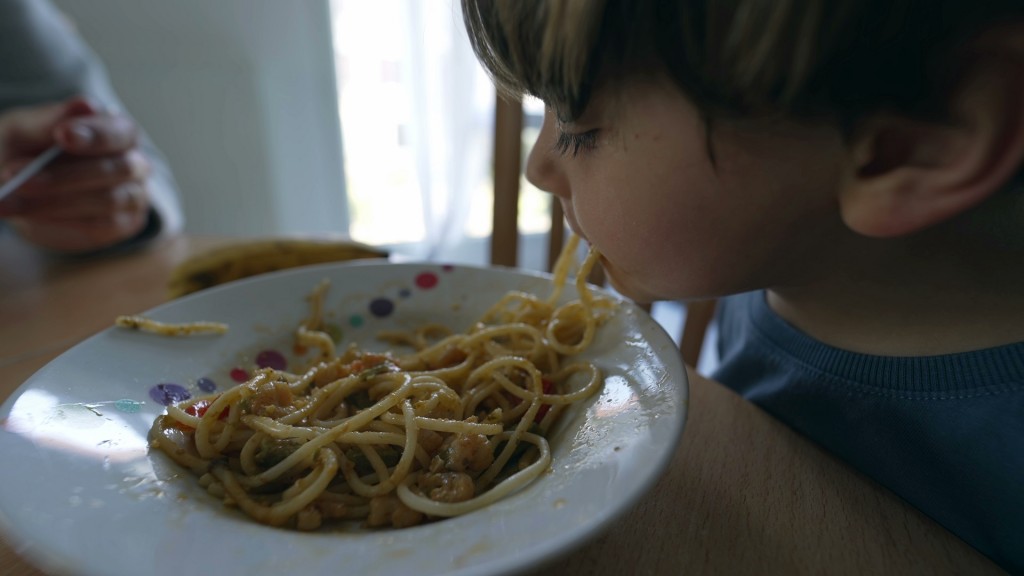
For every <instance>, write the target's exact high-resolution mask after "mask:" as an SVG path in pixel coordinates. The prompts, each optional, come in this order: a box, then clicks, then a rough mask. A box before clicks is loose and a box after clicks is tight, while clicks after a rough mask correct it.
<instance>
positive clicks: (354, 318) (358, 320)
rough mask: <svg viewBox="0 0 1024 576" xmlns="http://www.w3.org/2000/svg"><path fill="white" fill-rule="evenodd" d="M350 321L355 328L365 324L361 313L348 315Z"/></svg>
mask: <svg viewBox="0 0 1024 576" xmlns="http://www.w3.org/2000/svg"><path fill="white" fill-rule="evenodd" d="M348 323H349V325H350V326H352V327H353V328H359V327H360V326H362V325H363V317H362V316H360V315H359V314H353V315H351V316H349V317H348Z"/></svg>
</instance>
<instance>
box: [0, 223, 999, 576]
mask: <svg viewBox="0 0 1024 576" xmlns="http://www.w3.org/2000/svg"><path fill="white" fill-rule="evenodd" d="M218 242H221V240H217V239H212V238H176V239H173V240H165V241H162V242H159V243H157V244H155V245H153V246H151V247H149V248H148V249H145V250H141V251H136V252H132V253H126V254H120V255H108V256H107V257H105V258H102V259H91V260H64V259H53V258H48V257H45V256H42V255H40V254H38V253H36V252H34V251H32V250H29V249H26V247H25V246H23V245H21V244H20V243H18V242H17V241H15V240H13V239H12V238H10V237H9V236H6V237H0V401H2V400H4V399H6V398H7V397H8V396H9V395H10V394H11V393H12V392H14V390H15V388H17V387H18V386H19V385H20V384H21V383H22V382H23V381H24V380H25V379H27V378H28V377H29V376H31V374H32V373H34V372H35V371H36V370H37V369H39V368H40V367H42V366H43V365H44V364H45V363H47V362H49V361H50V360H51V359H53V358H54V357H56V356H57V355H58V354H60V353H61V352H63V351H64V350H66V349H67V348H69V347H71V346H72V345H74V344H76V343H77V342H79V341H81V340H82V339H83V338H85V337H87V336H89V335H91V334H93V333H95V332H97V331H99V330H102V329H104V328H106V327H107V326H109V325H110V323H111V321H112V319H113V318H114V317H115V316H116V315H118V314H123V313H129V312H141V311H143V310H145V309H147V308H150V307H152V306H155V305H157V304H159V303H161V302H163V301H164V300H165V298H166V292H165V290H166V281H167V278H168V276H169V273H170V270H171V268H172V266H173V265H174V264H175V263H177V262H179V261H181V260H182V259H183V258H185V257H186V256H187V255H188V254H190V253H192V252H194V251H197V250H201V249H204V248H207V247H210V246H212V245H215V244H216V243H218ZM690 386H691V388H690V390H691V392H690V394H691V396H690V412H689V420H688V423H687V427H686V432H685V434H684V436H683V440H682V443H681V445H680V447H679V449H678V452H677V453H676V455H675V457H674V459H673V460H672V462H671V464H670V468H669V469H668V471H667V472H666V474H665V475H664V477H663V478H662V479H661V481H660V482H659V483H658V484H657V485H656V486H655V488H654V489H653V491H652V492H651V493H650V494H649V495H647V496H646V497H644V498H643V499H642V500H641V502H640V503H639V504H638V505H637V506H636V507H635V508H634V509H633V510H632V511H630V512H629V513H627V514H626V515H625V516H624V517H622V518H621V519H619V520H618V521H617V522H616V523H615V524H614V525H613V526H612V527H611V528H610V529H609V530H608V531H607V532H606V533H604V534H603V535H601V536H599V537H598V538H596V539H595V540H593V541H591V542H590V543H588V544H586V545H584V546H583V547H582V548H581V549H578V550H575V551H571V552H569V553H568V554H567V555H566V556H564V557H562V558H559V559H557V560H556V561H555V562H554V563H553V564H551V565H549V566H546V567H544V568H543V569H542V570H540V571H538V572H537V573H538V574H552V575H554V574H608V575H612V574H614V575H623V574H743V573H757V574H797V573H804V574H820V573H829V574H987V573H1000V570H999V569H998V568H997V567H995V566H994V565H993V564H992V563H991V562H989V561H988V560H987V559H986V558H984V557H982V556H981V555H979V554H978V553H977V552H976V551H974V550H973V549H972V548H970V547H968V546H967V545H966V544H964V543H963V542H962V541H961V540H959V539H957V538H956V537H955V536H953V535H951V534H950V533H948V532H947V531H945V530H944V529H942V528H941V527H939V526H938V525H936V524H935V523H934V522H932V521H931V520H929V519H928V518H926V517H924V516H923V515H921V514H920V513H918V512H917V511H916V510H914V509H912V508H910V507H909V506H907V505H906V504H904V503H903V501H902V500H900V499H898V498H896V497H895V496H893V495H892V494H891V493H889V492H888V491H886V490H885V489H883V488H880V487H879V486H877V485H876V484H874V483H873V482H871V481H869V480H867V479H865V478H864V477H862V476H860V475H859V474H857V473H856V472H855V471H853V470H851V469H850V468H848V467H847V466H845V465H844V464H842V463H841V462H838V461H837V460H836V459H834V458H832V457H831V456H829V455H828V454H826V453H825V452H823V451H822V450H821V449H819V448H818V447H816V446H815V445H812V444H811V443H809V442H808V441H806V440H804V439H803V438H802V437H800V436H798V435H796V434H795V433H793V432H792V431H790V430H789V429H788V428H786V427H785V426H783V425H781V424H780V423H779V422H777V421H775V420H774V419H772V418H771V417H770V416H768V415H766V414H765V413H764V412H762V411H761V410H759V409H758V408H756V407H755V406H753V405H751V404H750V403H748V402H746V401H744V400H743V399H741V398H739V397H737V396H736V395H735V394H733V393H732V392H730V391H729V390H727V389H726V388H724V387H723V386H721V385H719V384H716V383H714V382H710V381H708V380H706V379H704V378H701V377H699V376H697V375H695V374H691V384H690ZM0 573H2V574H4V575H11V576H29V575H38V574H41V572H39V571H38V570H37V569H35V568H33V567H32V566H30V565H29V564H27V563H26V562H25V561H24V560H22V559H21V558H20V557H19V556H18V555H17V554H16V552H15V551H14V550H12V549H11V547H10V546H9V545H7V544H6V543H3V542H0Z"/></svg>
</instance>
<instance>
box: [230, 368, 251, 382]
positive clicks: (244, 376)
mask: <svg viewBox="0 0 1024 576" xmlns="http://www.w3.org/2000/svg"><path fill="white" fill-rule="evenodd" d="M231 379H232V380H234V381H235V382H245V381H247V380H248V379H249V373H248V372H246V371H245V370H242V369H241V368H232V369H231Z"/></svg>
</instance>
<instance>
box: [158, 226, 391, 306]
mask: <svg viewBox="0 0 1024 576" xmlns="http://www.w3.org/2000/svg"><path fill="white" fill-rule="evenodd" d="M387 256H388V253H387V251H385V250H382V249H380V248H375V247H373V246H369V245H366V244H361V243H359V242H353V241H351V240H343V239H330V238H287V237H276V238H260V239H254V240H246V241H240V242H233V243H231V244H228V245H224V246H218V247H214V248H212V249H210V250H207V251H205V252H201V253H198V254H196V255H194V256H192V257H190V258H188V259H187V260H185V261H183V262H182V263H181V264H179V265H178V266H176V267H175V268H174V270H173V271H172V272H171V277H170V280H169V282H168V291H169V294H170V297H171V298H178V297H180V296H184V295H186V294H191V293H192V292H196V291H199V290H202V289H204V288H209V287H211V286H216V285H218V284H223V283H225V282H231V281H232V280H239V279H241V278H247V277H249V276H255V275H257V274H264V273H266V272H273V271H275V270H283V269H286V268H296V267H298V266H306V265H310V264H323V263H326V262H343V261H347V260H358V259H363V258H387Z"/></svg>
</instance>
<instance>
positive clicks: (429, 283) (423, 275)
mask: <svg viewBox="0 0 1024 576" xmlns="http://www.w3.org/2000/svg"><path fill="white" fill-rule="evenodd" d="M416 285H417V286H419V287H420V288H422V289H424V290H430V289H431V288H433V287H434V286H437V274H434V273H433V272H420V273H419V274H417V275H416Z"/></svg>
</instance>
